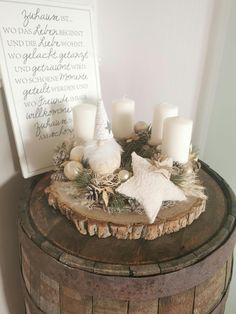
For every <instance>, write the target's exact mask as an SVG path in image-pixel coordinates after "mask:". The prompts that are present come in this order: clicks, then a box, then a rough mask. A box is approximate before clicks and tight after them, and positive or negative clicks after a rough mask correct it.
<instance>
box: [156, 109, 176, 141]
mask: <svg viewBox="0 0 236 314" xmlns="http://www.w3.org/2000/svg"><path fill="white" fill-rule="evenodd" d="M177 115H178V107H177V106H173V105H169V104H166V103H162V104H160V105H157V106H155V108H154V114H153V120H152V133H151V139H150V144H151V145H158V144H160V143H161V141H162V136H163V123H164V121H165V119H166V118H169V117H175V116H177Z"/></svg>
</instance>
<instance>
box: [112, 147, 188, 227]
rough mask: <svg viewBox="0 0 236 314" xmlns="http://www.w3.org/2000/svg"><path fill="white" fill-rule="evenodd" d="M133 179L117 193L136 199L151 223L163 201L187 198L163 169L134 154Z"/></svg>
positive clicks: (124, 184) (121, 186)
mask: <svg viewBox="0 0 236 314" xmlns="http://www.w3.org/2000/svg"><path fill="white" fill-rule="evenodd" d="M132 168H133V177H131V178H130V179H129V180H128V181H126V182H124V183H122V184H121V185H120V186H119V187H118V188H117V189H116V191H117V192H119V193H121V194H123V195H126V196H127V197H130V198H135V199H136V200H137V201H138V202H139V203H140V204H141V205H142V206H143V208H144V211H145V214H146V216H147V218H148V221H149V223H153V222H154V221H155V219H156V216H157V214H158V212H159V210H160V208H161V205H162V202H163V201H184V200H186V196H185V195H184V192H183V191H182V190H181V189H180V188H178V187H177V186H176V185H175V184H174V183H173V182H171V181H170V180H169V177H168V176H166V175H164V174H163V172H162V171H161V168H160V169H158V168H157V167H155V166H153V165H152V164H150V163H149V162H148V161H147V160H146V159H145V158H142V157H140V156H138V155H137V154H136V153H135V152H133V153H132Z"/></svg>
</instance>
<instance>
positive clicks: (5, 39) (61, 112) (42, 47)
mask: <svg viewBox="0 0 236 314" xmlns="http://www.w3.org/2000/svg"><path fill="white" fill-rule="evenodd" d="M0 65H1V72H2V78H3V85H4V89H5V94H6V99H7V103H8V108H9V113H10V117H11V122H12V127H13V131H14V135H15V141H16V145H17V151H18V154H19V159H20V164H21V169H22V173H23V176H24V177H25V178H27V177H30V176H33V175H36V174H39V173H43V172H46V171H48V170H50V169H51V168H52V155H53V150H54V148H55V146H56V145H57V144H58V143H61V142H62V140H63V138H64V137H66V136H68V135H70V134H72V133H73V124H72V113H71V110H72V108H73V106H74V105H76V104H78V102H81V99H83V98H84V97H86V98H88V99H90V100H91V101H95V100H97V99H98V98H99V97H100V83H99V75H98V67H97V60H96V49H95V36H94V28H93V10H92V8H91V7H89V6H77V5H72V4H66V3H64V4H63V3H57V2H49V1H48V2H45V1H41V0H39V1H37V2H32V1H30V2H29V1H24V0H22V1H9V0H0Z"/></svg>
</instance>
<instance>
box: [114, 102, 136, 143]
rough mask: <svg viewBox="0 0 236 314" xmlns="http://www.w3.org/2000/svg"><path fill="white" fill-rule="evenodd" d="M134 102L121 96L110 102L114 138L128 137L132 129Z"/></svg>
mask: <svg viewBox="0 0 236 314" xmlns="http://www.w3.org/2000/svg"><path fill="white" fill-rule="evenodd" d="M134 110H135V103H134V101H133V100H132V99H128V98H125V97H124V98H122V99H118V100H114V101H113V102H112V131H113V134H114V137H116V138H128V137H130V136H131V134H132V133H133V131H134Z"/></svg>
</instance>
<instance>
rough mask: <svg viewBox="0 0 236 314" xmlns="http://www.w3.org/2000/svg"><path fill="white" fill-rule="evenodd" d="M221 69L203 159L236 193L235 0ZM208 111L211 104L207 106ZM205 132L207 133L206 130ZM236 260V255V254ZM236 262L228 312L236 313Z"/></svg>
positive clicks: (213, 96) (206, 129)
mask: <svg viewBox="0 0 236 314" xmlns="http://www.w3.org/2000/svg"><path fill="white" fill-rule="evenodd" d="M224 37H225V41H224V44H223V51H222V56H221V59H220V60H219V61H220V62H219V70H218V72H217V75H215V77H214V80H215V82H213V84H214V85H215V92H214V94H213V95H212V102H211V104H208V106H209V107H210V109H211V110H210V112H209V122H207V123H206V125H205V126H204V127H203V130H204V132H203V137H204V138H203V141H202V143H203V144H204V145H203V148H205V149H203V150H202V159H203V160H204V161H206V162H207V163H208V164H209V165H211V167H212V168H214V169H215V170H216V171H217V172H219V173H220V174H221V175H222V176H223V177H224V179H225V180H227V181H228V183H229V184H230V186H231V187H232V189H233V190H234V192H235V193H236V85H235V84H236V77H235V75H236V60H235V56H236V1H232V6H231V7H230V18H229V21H228V22H227V28H226V36H224ZM205 110H206V111H207V110H208V108H207V107H205ZM204 133H205V134H204ZM235 260H236V256H235ZM235 269H236V264H235V263H234V273H233V280H232V282H231V290H230V294H229V299H228V302H227V306H226V314H235V313H236V299H235V295H236V271H235Z"/></svg>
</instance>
